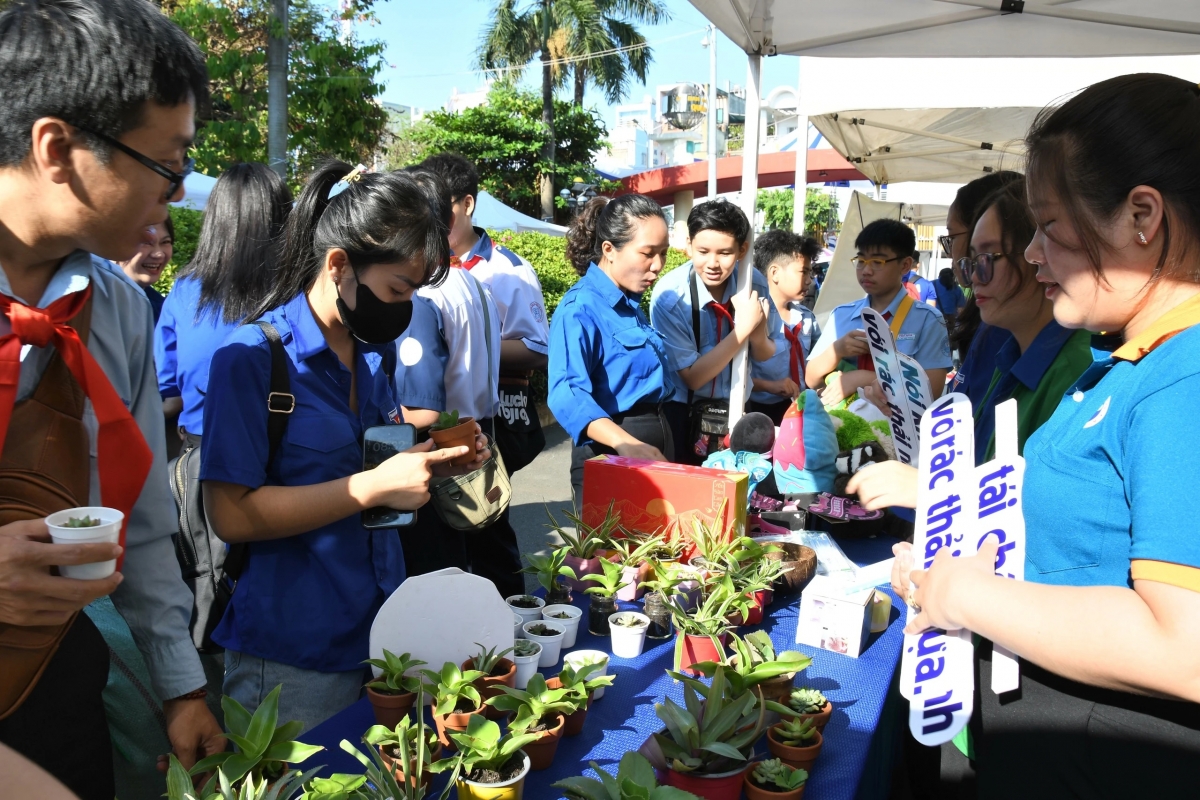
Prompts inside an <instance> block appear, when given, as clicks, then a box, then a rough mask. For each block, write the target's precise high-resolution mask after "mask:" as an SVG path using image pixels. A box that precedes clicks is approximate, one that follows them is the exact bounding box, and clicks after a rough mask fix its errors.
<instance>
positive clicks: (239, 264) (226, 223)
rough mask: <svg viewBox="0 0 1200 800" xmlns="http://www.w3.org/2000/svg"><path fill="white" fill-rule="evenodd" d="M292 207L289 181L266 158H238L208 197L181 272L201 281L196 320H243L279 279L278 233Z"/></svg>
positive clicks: (281, 230)
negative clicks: (192, 250)
mask: <svg viewBox="0 0 1200 800" xmlns="http://www.w3.org/2000/svg"><path fill="white" fill-rule="evenodd" d="M291 210H292V193H291V192H290V191H288V188H287V184H286V183H284V182H283V179H282V178H280V177H279V175H278V174H276V173H275V172H274V171H273V170H271V169H270V168H268V167H267V165H265V164H259V163H251V164H235V165H234V166H232V167H230V168H229V169H227V170H226V171H225V172H223V173H222V174H221V177H220V178H218V179H217V184H216V186H214V187H213V190H212V194H210V195H209V197H208V205H207V207H206V208H205V210H204V224H203V225H202V226H201V228H200V241H199V242H198V243H197V244H196V252H195V254H194V255H193V256H192V260H191V261H190V262H188V265H187V266H186V267H184V268H183V270H182V271H181V272H180V277H181V278H182V277H191V278H195V279H196V280H198V281H199V282H200V302H199V303H197V304H196V320H197V321H199V320H200V319H201V318H202V317H203V316H204V315H205V314H207V313H209V312H211V313H212V314H213V315H219V316H220V317H221V318H222V319H223V320H224V321H225V322H227V323H229V324H233V323H236V322H241V321H242V320H244V319H245V318H246V317H247V316H249V315H250V314H251V313H252V312H253V311H254V310H255V309H257V308H258V307H259V305H260V304H261V303H262V301H263V299H264V298H265V297H266V296H267V293H268V292H270V290H271V287H272V286H273V285H274V283H275V272H276V267H277V265H278V261H279V237H280V234H281V233H282V232H283V225H284V223H285V222H286V221H287V217H288V212H290V211H291Z"/></svg>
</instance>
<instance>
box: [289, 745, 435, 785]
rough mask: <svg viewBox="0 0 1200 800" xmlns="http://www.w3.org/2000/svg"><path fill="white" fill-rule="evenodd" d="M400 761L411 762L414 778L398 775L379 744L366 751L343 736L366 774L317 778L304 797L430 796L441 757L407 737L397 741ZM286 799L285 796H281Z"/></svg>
mask: <svg viewBox="0 0 1200 800" xmlns="http://www.w3.org/2000/svg"><path fill="white" fill-rule="evenodd" d="M396 746H397V749H398V750H399V754H400V756H399V763H401V764H411V765H412V774H411V778H410V780H407V781H406V780H404V779H403V778H400V779H399V780H398V779H397V777H396V772H395V770H394V768H393V765H392V764H390V763H388V762H385V761H384V758H383V755H382V754H381V753H380V751H379V748H376V747H371V748H368V749H367V753H365V754H364V753H363V752H362V751H361V750H359V749H358V748H357V747H355V746H354V745H352V744H351V743H350V742H348V741H346V740H345V739H342V742H341V748H342V750H344V751H345V752H347V753H349V754H350V755H351V756H353V757H354V758H355V760H357V761H358V762H359V763H360V764H362V765H363V767H364V768H366V772H365V773H364V774H363V775H339V774H335V775H331V776H329V778H326V779H317V780H313V781H312V782H311V783H310V784H309V785H308V793H307V794H305V795H303V796H301V797H300V800H424V798H425V797H427V796H428V787H429V778H428V776H427V773H428V774H432V773H433V765H434V764H439V763H443V762H440V761H437V760H433V761H430V762H428V763H427V762H426V760H425V759H424V758H419V757H417V755H416V754H415V753H414V752H413V751H412V749H410V747H409V742H408V741H406V740H405V739H400V740H398V741H397V744H396ZM280 800H282V798H280Z"/></svg>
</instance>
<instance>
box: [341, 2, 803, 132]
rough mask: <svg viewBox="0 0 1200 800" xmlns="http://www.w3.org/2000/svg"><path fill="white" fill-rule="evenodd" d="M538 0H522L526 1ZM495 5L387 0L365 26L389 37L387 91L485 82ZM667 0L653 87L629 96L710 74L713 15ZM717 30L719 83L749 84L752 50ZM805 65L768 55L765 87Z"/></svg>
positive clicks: (395, 97)
mask: <svg viewBox="0 0 1200 800" xmlns="http://www.w3.org/2000/svg"><path fill="white" fill-rule="evenodd" d="M534 1H535V0H523V2H522V4H521V7H522V8H524V7H527V6H528V5H529V4H530V3H531V2H534ZM492 5H493V0H386V1H385V2H382V3H380V4H379V5H378V6H377V9H378V16H379V24H378V25H377V26H375V27H373V28H367V29H364V30H362V31H361V34H362V35H363V36H364V37H367V38H377V39H382V40H383V41H384V42H386V43H387V52H386V53H385V56H384V58H385V61H386V63H387V66H385V68H384V71H383V73H382V74H381V81H382V82H383V83H384V84H385V85H386V86H387V89H386V90H385V91H384V94H383V99H384V100H387V101H391V102H394V103H403V104H404V105H413V106H417V107H419V108H425V109H431V108H439V107H441V106H442V105H443V104H445V103H446V101H447V100H448V99H449V98H450V95H451V93H452V91H453V90H454V89H455V88H456V87H457V89H458V91H460V92H469V91H473V90H474V89H476V88H478V87H480V86H481V85H482V84H483V77H482V76H481V75H480V74H479V73H477V72H475V71H474V70H473V65H474V62H475V50H476V48H477V46H478V43H479V38H480V35H481V32H482V31H483V28H484V26H485V25H486V24H487V22H488V19H489V13H490V10H491V8H492ZM666 5H667V7H668V8H669V9H670V12H671V21H670V22H668V23H666V24H664V25H657V26H653V27H644V28H643V29H642V33H643V35H645V36H646V38H647V39H648V40H649V41H650V42H651V43H652V49H653V52H654V63H653V64H651V66H650V71H649V74H648V75H647V79H646V87H645V88H643V87H642V86H641V85H638V84H636V83H634V84H633V85H632V86H631V88H630V90H629V94H628V96H627V98H626V102H640V101H641V99H642V96H643V95H644V94H650V95H651V96H653V94H654V87H655V86H656V85H658V84H663V83H675V82H679V81H690V82H693V83H702V82H706V81H707V80H708V51H707V50H705V48H703V47H701V46H700V42H701V40H702V39H703V38H704V32H703V30H702V29H703V28H704V26H705V25H706V24H707V22H706V20H705V19H704V17H703V15H701V14H700V12H699V11H697V10H696V9H695V8H693V7H692V5H691V4H690V3H688V2H687V0H666ZM717 38H718V46H717V84H718V85H719V86H724V85H725V82H726V81H731V82H733V83H734V84H744V83H745V82H746V55H745V54H744V53H742V52H741V50H739V49H738V48H737V46H736V45H734V44H733V43H732V42H730V41H729V39H727V38H725V36H724V35H723V34H721V33H719V32H718V34H717ZM664 40H665V41H664ZM655 43H657V44H655ZM798 69H799V64H798V62H797V59H795V58H791V57H788V56H781V57H776V58H768V59H766V60H764V62H763V94H764V95H765V94H767V92H769V91H770V90H771V88H773V87H775V86H779V85H788V86H795V85H796V74H797V70H798ZM524 82H525V83H526V84H527V85H529V86H530V87H535V86H540V82H539V73H538V70H536V69H532V70H528V71H527V72H526V77H525V81H524ZM585 103H586V104H587V105H589V106H591V105H595V106H596V107H597V108H599V109H600V111H601V113H602V114H603V117H604V120H605V122H607V123H608V124H610V125H611V124H612V121H613V114H612V113H611V109H610V107H609V105H608V104H607V103H605V102H604V98H603V97H602V96H600V95H599V94H598V93H597V92H595V91H592V90H589V92H588V94H587V96H586V99H585Z"/></svg>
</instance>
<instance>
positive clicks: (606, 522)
mask: <svg viewBox="0 0 1200 800" xmlns="http://www.w3.org/2000/svg"><path fill="white" fill-rule="evenodd" d="M614 505H615V501H613V502H610V503H609V504H608V511H607V512H606V513H605V515H604V519H603V520H602V521H601V522H600V524H599V525H595V526H592V525H585V524H584V522H583V520H582V519H581V518H580V516H579V514H578V513H571V512H567V514H566V516H567V519H568V520H570V521H571V523H572V524H573V525H574V526H575V533H573V534H572V533H570V532H568V531H567V530H565V529H564V528H563V527H562V526H561V525H559V524H558V520H556V519H555V518H554V515H553V514H551V513H550V509H546V515H547V516H548V517H550V527H551V528H553V529H554V532H555V533H557V534H558V536H559V538H560V539H562V541H563V543H564V544H566V546H567V549H568V550H569V552H568V553H567V558H566V565H567V566H568V567H570V568H571V569H572V570H573V571H574V573H575V577H574V578H567V583H568V584H569V585H570V587H571V588H572V589H573V590H574V591H576V592H582V591H583V590H584V589H585V588H587V584H586V583H583V576H585V575H591V574H595V573H598V572H600V561H601V559H600V555H599V554H598V551H599V550H600V549H601V548H604V547H608V546H609V544H610V542H611V541H612V535H613V532H614V531H615V530H616V529H617V525H618V524H619V523H620V518H619V517H618V516H617V515H616V513H615V512H614V511H613V507H614Z"/></svg>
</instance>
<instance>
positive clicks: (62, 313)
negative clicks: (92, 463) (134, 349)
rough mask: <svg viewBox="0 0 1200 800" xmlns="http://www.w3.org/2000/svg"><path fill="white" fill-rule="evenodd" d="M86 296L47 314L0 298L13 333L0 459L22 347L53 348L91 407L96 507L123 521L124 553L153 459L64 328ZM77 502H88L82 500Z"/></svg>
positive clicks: (2, 353)
mask: <svg viewBox="0 0 1200 800" xmlns="http://www.w3.org/2000/svg"><path fill="white" fill-rule="evenodd" d="M91 293H92V287H91V286H90V285H89V286H88V288H87V289H85V290H84V291H82V292H74V293H72V294H69V295H66V296H65V297H60V298H59V299H58V300H55V301H54V302H53V303H51V304H50V305H49V306H47V307H46V308H31V307H30V306H27V305H25V304H23V303H21V302H20V301H19V300H15V299H13V298H12V297H9V296H8V295H5V294H0V312H2V313H4V314H5V315H6V316H7V317H8V320H9V322H10V323H11V324H12V333H10V334H9V335H7V336H4V337H0V453H2V452H3V451H4V441H5V439H6V438H7V437H8V425H9V422H10V421H11V420H12V411H13V405H14V403H15V402H16V398H17V385H18V383H19V382H20V379H21V346H22V345H33V346H34V347H46V346H47V345H50V344H53V345H54V348H55V349H56V350H57V351H58V352H59V354H60V355H61V357H62V359H63V361H64V362H65V363H66V365H67V368H68V369H69V370H71V375H72V376H73V377H74V378H75V380H76V382H78V383H79V386H80V388H82V389H83V393H84V394H85V395H86V396H87V398H88V399H89V400H91V401H92V410H93V411H94V412H95V414H96V421H97V422H98V423H99V432H98V434H97V440H96V451H97V454H98V455H97V460H98V462H99V469H100V497H101V502H103V503H104V505H106V506H108V507H109V508H115V509H116V510H118V511H120V512H121V513H122V514H124V515H125V519H124V521H123V522H122V523H121V537H120V544H121V547H122V550H123V549H124V547H125V531H126V529H127V528H128V527H129V517H130V515H131V514H132V512H133V505H134V503H136V502H137V499H138V497H139V496H141V493H142V487H143V486H144V485H145V484H146V476H148V475H149V474H150V467H151V465H152V464H153V463H154V454H153V453H152V452H151V450H150V447H149V446H148V445H147V444H146V439H145V437H143V436H142V431H141V428H139V427H138V425H137V422H135V421H134V419H133V417H132V416H130V414H129V409H127V408H126V407H125V404H124V403H123V402H121V398H120V396H118V395H117V392H116V390H115V389H113V387H112V384H111V383H109V380H108V376H107V375H105V374H104V370H103V369H101V368H100V365H99V364H98V363H96V359H95V358H93V357H92V354H91V353H90V352H88V350H87V348H86V347H84V346H83V342H81V341H80V340H79V334H78V333H76V331H75V329H74V328H72V327H71V326H69V325H68V324H67V322H68V321H69V320H71V319H72V318H74V317H75V315H76V314H78V313H79V311H80V310H81V309H82V308H83V306H84V304H85V303H87V300H88V297H89V296H91ZM78 499H80V500H81V501H82V502H84V503H86V502H87V498H78ZM122 561H124V552H122V555H121V558H120V559H119V560H118V561H117V569H118V570H119V569H121V564H122Z"/></svg>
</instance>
